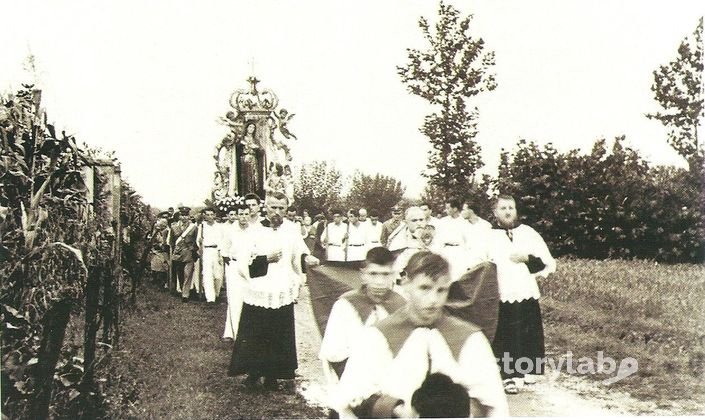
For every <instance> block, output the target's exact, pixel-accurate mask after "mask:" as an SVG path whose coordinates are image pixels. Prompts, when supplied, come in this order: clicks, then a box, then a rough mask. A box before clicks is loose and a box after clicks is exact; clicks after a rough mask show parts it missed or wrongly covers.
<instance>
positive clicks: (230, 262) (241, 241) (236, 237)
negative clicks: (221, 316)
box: [221, 205, 251, 340]
mask: <svg viewBox="0 0 705 420" xmlns="http://www.w3.org/2000/svg"><path fill="white" fill-rule="evenodd" d="M233 218H234V219H235V222H234V223H229V224H226V225H225V226H224V232H223V247H222V250H221V255H222V256H223V262H224V265H225V292H226V297H227V299H228V310H227V312H226V314H225V328H224V330H223V338H224V339H229V340H234V339H235V337H237V330H238V326H239V325H240V312H241V311H242V295H243V289H244V287H246V285H247V279H246V278H244V277H243V276H242V274H241V273H240V270H238V268H237V258H238V256H239V255H240V254H242V252H241V249H242V248H243V247H244V246H245V245H246V243H247V241H248V240H249V238H248V235H249V232H250V231H251V229H250V226H249V220H250V209H249V208H248V207H247V206H246V205H239V206H237V207H236V208H235V209H232V210H230V211H229V212H228V219H229V220H232V219H233Z"/></svg>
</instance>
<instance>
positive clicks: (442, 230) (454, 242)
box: [436, 200, 479, 281]
mask: <svg viewBox="0 0 705 420" xmlns="http://www.w3.org/2000/svg"><path fill="white" fill-rule="evenodd" d="M461 208H462V207H461V204H460V202H459V201H458V200H449V201H448V202H447V203H446V213H447V215H446V216H445V217H443V218H441V219H440V220H439V221H438V224H437V226H436V238H437V244H438V247H439V253H440V254H441V255H442V256H443V257H445V259H446V260H448V263H449V264H450V275H451V278H452V279H453V281H456V280H458V279H459V278H460V277H461V276H462V275H463V274H465V272H466V271H467V270H468V268H469V267H470V266H471V265H474V264H476V263H477V262H479V261H477V262H476V261H471V257H470V254H469V252H468V250H469V248H470V244H471V241H470V238H468V234H469V233H470V232H469V229H468V222H467V221H466V220H465V219H463V217H462V216H461V215H460V211H461Z"/></svg>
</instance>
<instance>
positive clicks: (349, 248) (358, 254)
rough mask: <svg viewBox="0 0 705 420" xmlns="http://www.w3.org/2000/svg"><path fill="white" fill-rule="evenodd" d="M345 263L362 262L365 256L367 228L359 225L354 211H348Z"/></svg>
mask: <svg viewBox="0 0 705 420" xmlns="http://www.w3.org/2000/svg"><path fill="white" fill-rule="evenodd" d="M346 233H347V238H348V239H347V241H346V261H363V260H364V259H365V254H367V250H368V244H367V226H365V225H363V224H362V223H360V220H359V219H358V217H357V213H356V212H355V210H353V209H350V211H348V228H347V232H346Z"/></svg>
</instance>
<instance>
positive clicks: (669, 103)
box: [646, 17, 704, 163]
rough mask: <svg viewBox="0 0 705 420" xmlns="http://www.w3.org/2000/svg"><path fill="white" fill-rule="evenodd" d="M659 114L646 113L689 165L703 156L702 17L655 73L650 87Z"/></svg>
mask: <svg viewBox="0 0 705 420" xmlns="http://www.w3.org/2000/svg"><path fill="white" fill-rule="evenodd" d="M651 90H652V91H653V92H654V99H656V101H658V103H659V104H660V105H661V107H662V108H663V111H662V112H656V113H653V114H646V116H647V117H649V118H652V119H656V120H659V121H661V123H662V124H663V125H664V126H666V127H667V128H668V129H669V133H668V142H669V144H670V145H671V146H672V147H673V148H674V149H675V150H676V151H677V152H678V153H679V154H680V155H681V156H683V157H684V158H685V159H686V160H688V162H689V163H693V162H691V161H692V158H693V157H694V156H695V155H697V154H702V144H700V142H699V141H698V125H699V124H700V121H701V118H702V117H703V96H704V95H703V18H702V17H701V18H700V21H699V22H698V26H697V27H696V29H695V31H694V32H693V34H692V36H690V37H686V38H685V39H683V41H682V42H681V45H680V46H679V47H678V56H677V57H676V58H675V59H674V60H673V61H671V62H670V63H668V64H667V65H663V66H659V68H658V70H655V71H654V84H653V85H652V86H651Z"/></svg>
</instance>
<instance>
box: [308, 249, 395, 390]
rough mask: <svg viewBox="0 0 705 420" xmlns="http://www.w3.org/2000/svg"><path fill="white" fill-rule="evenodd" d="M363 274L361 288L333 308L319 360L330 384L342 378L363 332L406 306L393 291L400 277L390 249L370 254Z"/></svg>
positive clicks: (342, 298)
mask: <svg viewBox="0 0 705 420" xmlns="http://www.w3.org/2000/svg"><path fill="white" fill-rule="evenodd" d="M361 273H362V281H363V284H362V286H361V287H360V288H359V289H356V290H351V291H349V292H347V293H344V294H343V295H342V296H340V298H338V300H337V301H336V302H335V304H334V305H333V309H332V310H331V312H330V315H329V318H328V324H327V325H326V332H325V334H324V335H323V340H322V341H321V351H320V353H319V355H318V357H319V358H320V359H321V361H322V362H323V370H324V372H325V374H326V377H327V379H328V382H329V383H330V384H335V383H337V382H338V378H340V375H342V374H343V370H344V368H345V363H346V362H347V360H348V357H349V356H350V348H351V347H352V346H353V344H354V343H355V340H356V337H357V336H358V335H359V334H360V332H361V331H362V330H363V328H364V327H365V326H370V325H374V324H375V323H376V322H378V321H381V320H382V319H384V318H386V317H387V316H389V314H392V313H394V312H395V311H396V310H397V309H399V308H401V307H402V306H403V305H404V303H405V300H404V298H402V297H401V295H399V294H398V293H396V292H394V291H393V290H392V288H393V287H394V282H395V280H396V277H397V276H396V272H395V271H394V255H393V254H392V253H391V252H390V251H389V250H388V249H387V248H383V247H376V248H372V249H371V250H369V251H368V252H367V256H366V257H365V261H364V266H363V267H362V269H361Z"/></svg>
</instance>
